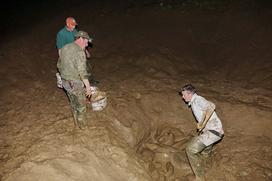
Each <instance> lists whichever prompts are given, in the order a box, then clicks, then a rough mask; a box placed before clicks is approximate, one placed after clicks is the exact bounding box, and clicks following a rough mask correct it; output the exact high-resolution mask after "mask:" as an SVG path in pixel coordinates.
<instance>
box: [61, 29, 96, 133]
mask: <svg viewBox="0 0 272 181" xmlns="http://www.w3.org/2000/svg"><path fill="white" fill-rule="evenodd" d="M89 41H90V37H89V35H88V33H87V32H84V31H79V32H78V33H77V34H76V35H75V41H74V42H72V43H69V44H67V45H65V46H64V47H63V48H62V49H61V51H60V58H59V61H58V64H57V67H58V69H59V72H60V75H61V78H62V86H63V88H64V89H65V91H66V93H67V95H68V98H69V100H70V104H71V107H72V111H73V116H74V120H75V124H76V125H77V126H78V127H79V128H80V129H84V128H85V126H86V109H87V108H86V96H90V95H91V92H92V90H91V86H90V83H89V80H88V77H89V73H88V71H87V67H86V61H87V60H86V54H85V52H84V51H85V48H86V47H87V45H88V42H89Z"/></svg>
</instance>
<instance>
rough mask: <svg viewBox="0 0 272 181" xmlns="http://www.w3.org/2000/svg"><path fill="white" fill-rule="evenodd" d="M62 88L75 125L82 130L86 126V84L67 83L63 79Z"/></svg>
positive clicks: (77, 81) (80, 82)
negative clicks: (68, 102)
mask: <svg viewBox="0 0 272 181" xmlns="http://www.w3.org/2000/svg"><path fill="white" fill-rule="evenodd" d="M62 86H63V88H64V89H65V91H66V94H67V96H68V98H69V101H70V105H71V108H72V112H73V116H74V120H75V125H76V126H78V127H79V128H80V129H84V127H85V126H86V111H87V108H86V97H85V88H84V84H83V82H82V81H80V80H72V81H67V80H64V79H62Z"/></svg>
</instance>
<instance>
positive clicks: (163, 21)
mask: <svg viewBox="0 0 272 181" xmlns="http://www.w3.org/2000/svg"><path fill="white" fill-rule="evenodd" d="M86 8H87V7H86V6H84V5H82V6H79V8H78V10H77V11H76V12H73V13H72V16H75V18H76V19H77V20H78V23H79V25H80V29H82V30H86V31H88V32H89V33H90V34H91V35H92V36H93V37H94V46H93V47H92V49H91V54H92V58H91V64H92V65H93V72H94V75H95V77H96V78H97V79H98V80H99V81H100V84H98V87H99V88H100V89H101V90H102V91H105V92H106V93H107V96H108V97H107V98H108V105H107V107H106V108H105V109H104V110H103V111H100V112H95V111H92V109H91V108H88V112H87V117H88V125H87V129H86V130H79V129H77V128H75V126H74V123H73V118H72V114H71V110H70V106H69V102H68V99H67V97H66V95H65V93H64V92H63V90H62V89H58V88H57V86H56V78H55V73H56V61H57V50H56V49H55V34H56V32H57V31H58V29H59V28H61V27H62V26H63V23H62V22H63V20H64V19H65V17H66V16H67V13H60V14H58V15H56V16H55V17H54V18H52V19H50V20H46V25H44V24H43V23H36V24H35V25H33V26H32V27H31V29H28V31H24V33H21V34H18V36H16V37H14V36H12V35H9V34H8V35H7V36H6V37H13V38H10V39H8V40H6V41H5V42H6V43H5V44H1V46H0V48H1V54H0V61H1V69H0V81H1V85H0V87H1V89H0V94H1V101H0V109H1V112H0V137H1V139H0V168H1V169H0V179H1V180H3V181H13V180H26V181H30V180H33V181H34V180H80V181H85V180H86V181H87V180H101V181H102V180H105V181H108V180H109V181H110V180H116V181H117V180H118V181H122V180H124V181H127V180H133V181H134V180H139V181H144V180H156V181H160V180H162V181H164V180H165V181H174V180H175V181H176V180H192V178H193V173H192V171H191V169H190V166H189V164H188V160H187V157H186V154H185V150H184V149H185V147H186V143H187V142H188V140H190V139H191V138H192V137H193V136H194V135H195V134H196V123H195V121H194V117H193V116H192V113H191V110H190V108H188V106H187V105H186V104H184V102H183V101H182V99H181V97H180V96H179V95H178V93H177V91H178V89H179V88H180V87H181V86H182V85H184V84H187V83H192V84H194V85H195V86H196V87H197V88H198V92H199V94H200V95H202V96H203V97H205V98H207V99H208V100H211V101H212V102H214V103H215V104H216V106H217V107H216V111H217V114H218V115H219V117H220V118H221V119H222V121H223V127H224V130H225V137H224V139H223V140H222V141H221V142H220V143H219V144H217V145H216V146H215V147H214V150H213V154H212V158H211V159H209V160H208V161H207V162H208V163H207V165H208V166H207V178H208V180H216V181H218V180H222V181H224V180H227V181H228V180H230V181H236V180H249V181H251V180H260V181H268V180H271V179H272V138H271V137H272V134H271V131H270V130H271V128H272V127H271V125H272V124H271V116H272V112H271V110H272V81H271V80H272V72H271V70H272V63H271V59H272V55H271V52H272V51H271V46H270V42H271V40H272V26H271V25H270V24H269V22H270V18H269V17H271V15H272V12H271V11H269V10H266V11H263V12H255V11H245V10H239V9H238V10H237V9H230V10H226V11H224V12H218V11H201V10H195V9H190V10H186V11H185V10H184V9H179V8H168V9H165V8H162V7H160V6H145V7H144V8H143V7H141V8H139V7H137V6H136V7H133V8H128V9H126V10H124V9H118V7H117V8H115V9H112V8H108V7H106V6H105V7H103V8H101V9H93V11H88V10H86Z"/></svg>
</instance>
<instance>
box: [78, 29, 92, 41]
mask: <svg viewBox="0 0 272 181" xmlns="http://www.w3.org/2000/svg"><path fill="white" fill-rule="evenodd" d="M75 37H76V38H79V37H82V38H86V39H87V40H88V41H89V42H92V39H91V38H90V36H89V35H88V33H87V32H86V31H78V32H77V33H76V35H75Z"/></svg>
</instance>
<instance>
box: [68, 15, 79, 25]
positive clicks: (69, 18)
mask: <svg viewBox="0 0 272 181" xmlns="http://www.w3.org/2000/svg"><path fill="white" fill-rule="evenodd" d="M66 24H69V25H72V26H76V25H77V22H76V20H75V18H73V17H68V18H66Z"/></svg>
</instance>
